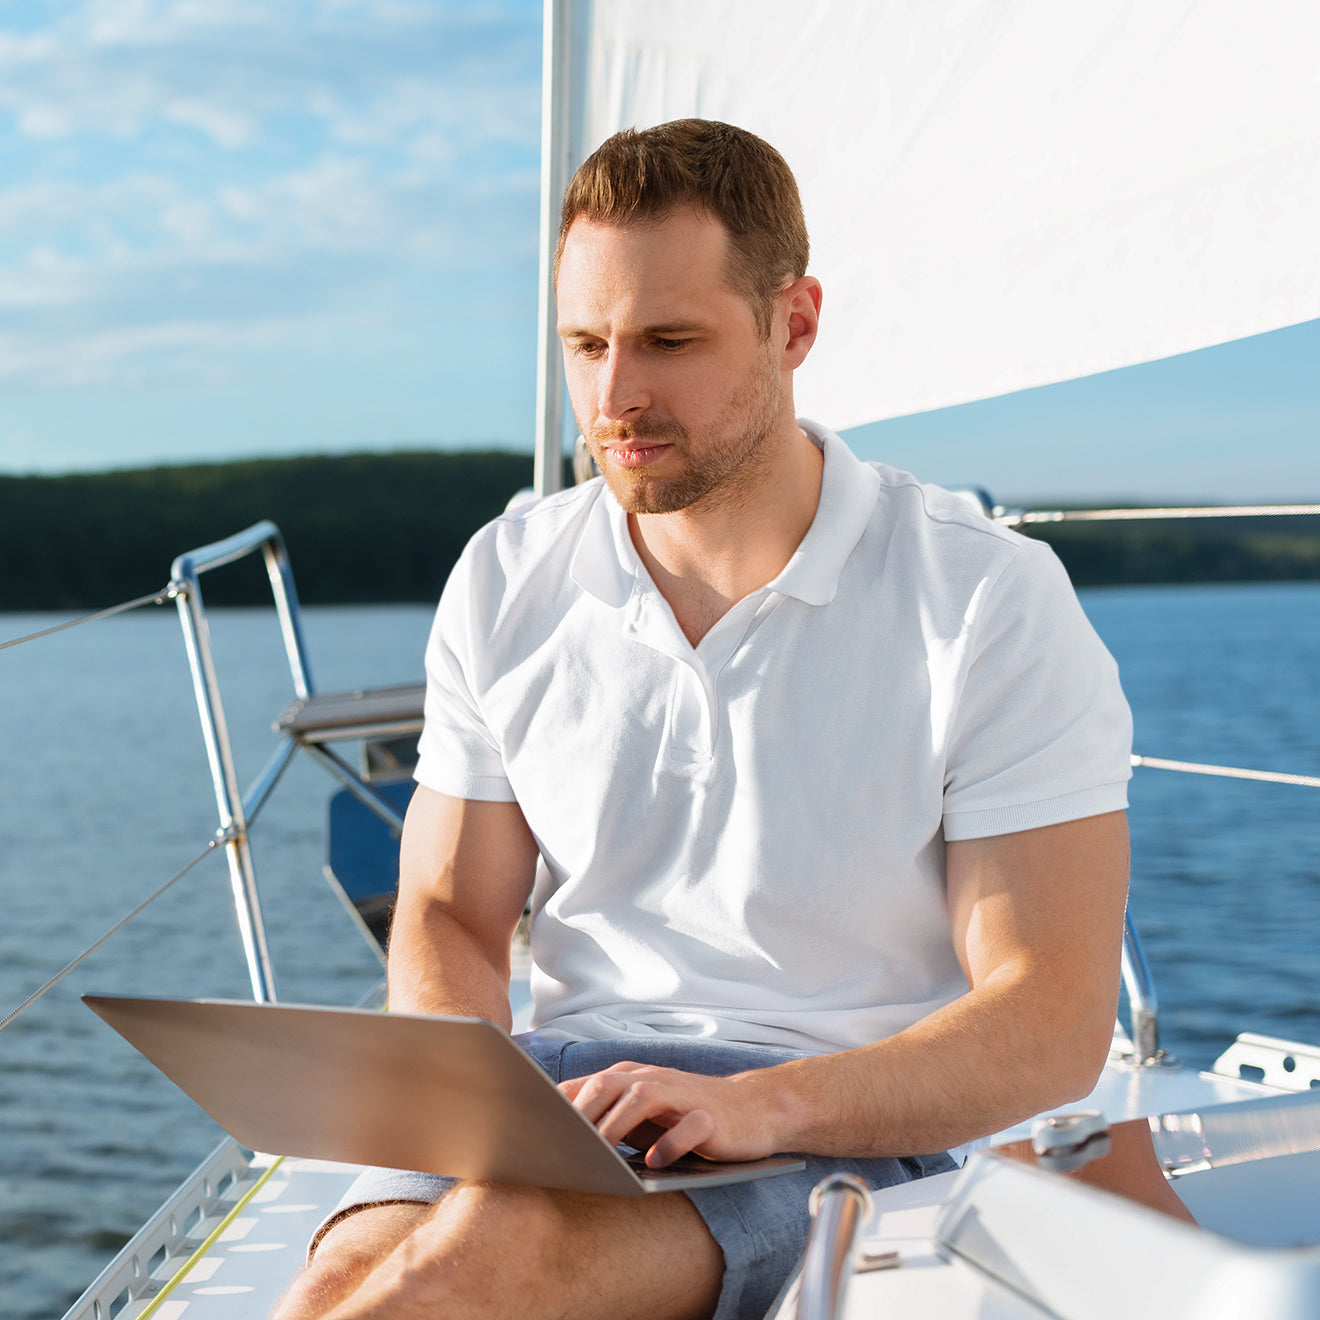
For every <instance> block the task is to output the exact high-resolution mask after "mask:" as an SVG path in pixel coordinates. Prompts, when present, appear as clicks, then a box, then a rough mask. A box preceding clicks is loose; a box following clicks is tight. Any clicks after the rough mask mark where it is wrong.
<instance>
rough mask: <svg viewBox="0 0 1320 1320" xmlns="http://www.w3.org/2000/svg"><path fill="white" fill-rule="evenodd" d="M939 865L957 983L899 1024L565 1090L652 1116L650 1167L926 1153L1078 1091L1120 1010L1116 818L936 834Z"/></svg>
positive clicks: (613, 1131) (629, 1118) (627, 1072)
mask: <svg viewBox="0 0 1320 1320" xmlns="http://www.w3.org/2000/svg"><path fill="white" fill-rule="evenodd" d="M947 874H948V902H949V918H950V924H951V927H952V931H953V937H954V945H955V948H956V949H957V951H958V956H959V959H960V961H961V962H962V965H963V969H964V971H965V972H966V974H967V979H968V983H969V985H970V986H971V989H970V990H969V992H968V993H967V994H965V995H963V996H962V997H960V998H959V999H956V1000H955V1001H954V1002H953V1003H951V1004H948V1005H946V1006H945V1007H944V1008H942V1009H939V1010H938V1011H937V1012H935V1013H932V1014H931V1015H930V1016H929V1017H926V1018H924V1019H922V1020H921V1021H920V1022H918V1023H916V1024H915V1025H914V1026H912V1027H910V1028H909V1029H908V1030H906V1031H903V1032H900V1033H899V1034H898V1035H896V1036H892V1037H890V1038H889V1039H887V1040H883V1041H878V1042H876V1043H875V1044H873V1045H867V1046H864V1047H862V1048H860V1049H855V1050H848V1051H845V1052H842V1053H838V1054H827V1055H821V1056H819V1057H816V1058H810V1059H803V1060H797V1061H794V1062H792V1063H787V1064H780V1065H778V1066H777V1067H774V1068H768V1069H764V1070H760V1071H757V1072H751V1073H743V1074H740V1075H738V1076H736V1077H732V1078H702V1077H693V1076H690V1075H688V1074H684V1073H678V1072H673V1071H671V1070H665V1069H658V1068H646V1067H641V1066H638V1065H633V1064H621V1065H618V1067H616V1068H613V1069H610V1070H609V1071H607V1072H604V1073H597V1074H595V1075H594V1076H593V1077H591V1078H587V1079H584V1080H582V1081H581V1082H578V1083H565V1084H564V1089H565V1090H566V1091H567V1092H568V1093H569V1094H570V1095H571V1096H573V1097H574V1098H575V1103H576V1104H577V1105H578V1107H579V1108H581V1109H582V1110H583V1111H584V1112H585V1113H586V1114H587V1116H588V1117H590V1118H592V1119H593V1120H594V1121H595V1122H596V1123H597V1124H598V1126H599V1127H600V1128H601V1130H602V1132H603V1133H604V1134H605V1136H606V1137H608V1138H609V1139H610V1140H613V1141H617V1140H622V1139H623V1138H625V1137H626V1136H627V1135H628V1133H630V1132H632V1131H633V1130H634V1129H636V1128H637V1127H638V1126H639V1125H640V1124H642V1123H644V1122H650V1123H655V1124H657V1125H659V1126H660V1127H662V1128H666V1129H667V1131H666V1132H665V1134H664V1135H663V1136H661V1137H660V1138H659V1140H658V1141H656V1143H655V1145H654V1146H653V1147H652V1149H651V1151H650V1153H649V1154H648V1160H649V1162H650V1163H652V1164H653V1165H660V1164H664V1163H668V1162H669V1161H670V1160H673V1159H675V1158H677V1157H678V1156H679V1155H681V1154H683V1153H685V1152H686V1151H689V1150H696V1151H699V1152H700V1153H701V1154H704V1155H708V1156H710V1157H711V1158H715V1159H753V1158H757V1157H759V1156H762V1155H768V1154H772V1153H774V1152H775V1151H781V1150H791V1151H806V1152H810V1153H812V1154H819V1155H850V1156H886V1155H888V1156H903V1155H922V1154H930V1153H932V1152H935V1151H939V1150H945V1149H947V1148H948V1147H950V1146H956V1145H960V1144H962V1143H963V1142H966V1141H969V1140H972V1139H974V1138H977V1137H982V1136H986V1135H988V1134H990V1133H992V1132H996V1131H999V1130H1002V1129H1003V1128H1005V1127H1008V1126H1011V1125H1012V1124H1013V1123H1016V1122H1020V1121H1021V1120H1022V1119H1024V1118H1026V1117H1028V1116H1030V1115H1031V1114H1034V1113H1038V1112H1040V1111H1041V1110H1043V1109H1048V1108H1052V1107H1054V1106H1056V1105H1061V1104H1065V1103H1067V1102H1068V1101H1070V1100H1075V1099H1078V1098H1079V1097H1081V1096H1083V1095H1085V1094H1087V1092H1088V1091H1089V1090H1090V1089H1091V1087H1092V1086H1093V1085H1094V1083H1095V1079H1096V1077H1097V1076H1098V1075H1099V1072H1100V1069H1101V1068H1102V1067H1103V1065H1104V1060H1105V1057H1106V1054H1107V1051H1108V1046H1109V1042H1110V1040H1111V1038H1112V1034H1113V1025H1114V1015H1115V1012H1116V1010H1117V999H1118V982H1119V959H1120V951H1121V947H1122V927H1123V909H1124V904H1125V901H1126V897H1127V875H1128V845H1127V819H1126V817H1125V815H1124V814H1123V813H1122V812H1114V813H1111V814H1109V815H1104V816H1095V817H1091V818H1088V819H1085V820H1079V821H1072V822H1069V823H1067V824H1062V825H1051V826H1047V827H1045V828H1043V829H1036V830H1024V831H1022V832H1021V833H1017V834H1008V835H1002V836H1000V837H997V838H991V839H978V840H968V841H964V842H958V843H951V844H949V846H948V854H947Z"/></svg>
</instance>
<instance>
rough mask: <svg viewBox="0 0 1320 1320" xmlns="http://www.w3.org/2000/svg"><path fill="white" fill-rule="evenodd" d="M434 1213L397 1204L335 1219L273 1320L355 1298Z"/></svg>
mask: <svg viewBox="0 0 1320 1320" xmlns="http://www.w3.org/2000/svg"><path fill="white" fill-rule="evenodd" d="M434 1211H435V1207H434V1206H432V1205H423V1204H420V1203H418V1202H415V1201H407V1202H396V1203H394V1204H380V1205H364V1206H360V1207H358V1208H357V1209H355V1210H353V1211H351V1212H350V1213H348V1214H346V1215H344V1216H343V1218H341V1219H338V1220H336V1221H335V1222H334V1223H333V1224H331V1225H330V1227H329V1228H327V1229H326V1230H325V1231H324V1232H323V1233H322V1234H321V1235H320V1237H319V1238H317V1240H316V1242H315V1243H314V1245H313V1249H312V1252H311V1260H310V1261H309V1263H308V1265H307V1267H306V1268H305V1269H304V1270H303V1271H302V1272H301V1273H300V1274H299V1275H298V1277H297V1278H296V1279H295V1280H294V1283H293V1286H292V1287H291V1288H290V1289H289V1291H288V1292H287V1293H286V1294H285V1295H284V1297H283V1298H281V1299H280V1303H279V1305H278V1306H277V1307H276V1309H275V1311H274V1312H272V1320H301V1318H302V1317H311V1316H318V1315H321V1314H322V1313H323V1312H325V1311H327V1310H328V1309H330V1307H332V1306H334V1305H336V1304H337V1303H338V1302H340V1301H342V1300H343V1299H344V1298H345V1297H348V1296H350V1295H351V1294H352V1293H353V1291H354V1289H355V1288H357V1286H358V1284H360V1283H361V1282H362V1281H363V1279H365V1278H366V1277H367V1275H368V1274H370V1273H371V1271H372V1270H373V1269H374V1268H375V1267H376V1266H377V1265H378V1264H380V1262H381V1261H383V1260H384V1259H385V1258H386V1257H387V1256H388V1255H389V1254H390V1253H391V1252H392V1251H393V1250H394V1248H395V1247H397V1246H398V1245H399V1243H400V1242H402V1241H403V1240H404V1239H405V1238H406V1237H408V1235H409V1234H410V1233H412V1232H413V1231H414V1230H415V1229H417V1228H418V1227H419V1226H420V1225H421V1224H423V1223H425V1222H426V1220H427V1219H428V1218H429V1217H430V1216H431V1215H432V1214H433V1213H434Z"/></svg>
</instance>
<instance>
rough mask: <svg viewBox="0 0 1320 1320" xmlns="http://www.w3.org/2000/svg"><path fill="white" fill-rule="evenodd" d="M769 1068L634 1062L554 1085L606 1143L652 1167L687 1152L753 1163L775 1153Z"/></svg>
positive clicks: (620, 1064) (667, 1162) (654, 1167)
mask: <svg viewBox="0 0 1320 1320" xmlns="http://www.w3.org/2000/svg"><path fill="white" fill-rule="evenodd" d="M770 1071H773V1070H772V1069H757V1070H756V1071H755V1072H750V1073H737V1074H735V1075H734V1076H732V1077H704V1076H701V1075H699V1074H697V1073H686V1072H678V1071H676V1070H675V1069H673V1068H655V1067H651V1066H649V1065H647V1064H641V1063H616V1064H615V1065H614V1066H613V1067H612V1068H607V1069H606V1070H605V1071H604V1072H598V1073H592V1074H590V1075H588V1076H586V1077H578V1078H574V1079H573V1080H572V1081H568V1082H561V1083H560V1084H559V1089H560V1090H561V1091H563V1092H564V1094H565V1095H567V1096H568V1098H569V1099H570V1100H572V1101H573V1103H574V1104H575V1105H576V1106H577V1108H578V1109H580V1110H581V1111H582V1113H583V1114H585V1115H586V1116H587V1117H588V1118H589V1119H590V1120H591V1121H592V1122H593V1123H594V1124H595V1125H596V1127H597V1128H599V1130H600V1132H601V1135H602V1136H603V1137H604V1138H605V1139H606V1141H608V1142H610V1143H611V1144H612V1145H617V1144H618V1143H619V1142H621V1141H624V1142H627V1143H628V1145H630V1146H633V1147H635V1148H636V1149H638V1150H643V1151H645V1152H646V1163H647V1166H648V1167H649V1168H652V1169H660V1168H663V1167H664V1166H665V1165H666V1164H672V1163H673V1162H674V1160H676V1159H679V1158H680V1157H682V1156H683V1155H687V1154H689V1153H692V1154H696V1155H701V1156H704V1157H705V1158H706V1159H711V1160H756V1159H762V1158H763V1157H765V1156H767V1155H774V1154H777V1153H778V1151H779V1147H778V1145H777V1143H776V1141H775V1138H774V1123H773V1112H772V1106H771V1105H770V1104H769V1103H768V1097H769V1096H770V1095H771V1094H773V1087H772V1086H771V1087H767V1086H766V1085H765V1081H766V1079H765V1077H764V1074H765V1073H766V1072H770Z"/></svg>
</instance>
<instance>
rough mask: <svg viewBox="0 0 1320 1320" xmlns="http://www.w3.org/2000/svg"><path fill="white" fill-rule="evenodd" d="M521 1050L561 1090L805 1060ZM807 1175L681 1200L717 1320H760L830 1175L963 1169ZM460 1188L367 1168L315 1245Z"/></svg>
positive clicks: (721, 1053) (939, 1163)
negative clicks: (719, 1258) (619, 1070)
mask: <svg viewBox="0 0 1320 1320" xmlns="http://www.w3.org/2000/svg"><path fill="white" fill-rule="evenodd" d="M517 1039H518V1043H519V1044H520V1045H521V1046H522V1047H523V1049H525V1050H526V1051H527V1053H528V1054H529V1055H530V1056H531V1057H532V1058H533V1059H535V1060H536V1062H537V1063H539V1064H540V1065H541V1067H542V1068H544V1069H545V1070H546V1072H548V1073H549V1074H550V1076H551V1078H552V1079H553V1080H554V1081H556V1082H562V1081H565V1080H566V1079H568V1078H572V1077H582V1076H585V1075H586V1074H587V1073H593V1072H600V1071H601V1070H602V1069H604V1068H608V1067H610V1065H611V1064H615V1063H620V1062H623V1061H624V1060H629V1061H631V1062H633V1063H645V1064H651V1065H654V1066H657V1067H662V1068H677V1069H680V1070H682V1071H684V1072H692V1073H703V1074H706V1075H707V1076H711V1077H722V1076H726V1075H728V1074H730V1073H737V1072H745V1071H747V1070H748V1069H749V1068H767V1067H770V1066H771V1065H773V1064H776V1063H784V1062H786V1061H787V1060H789V1059H797V1058H801V1057H802V1055H801V1053H799V1052H798V1051H796V1050H785V1049H776V1048H772V1047H769V1046H763V1045H738V1044H731V1043H729V1042H726V1041H714V1040H707V1039H688V1038H685V1037H681V1036H616V1037H613V1038H611V1039H609V1040H580V1041H564V1040H550V1039H545V1038H543V1037H541V1036H538V1035H537V1034H536V1033H535V1032H529V1033H527V1034H526V1035H523V1036H520V1037H518V1038H517ZM801 1158H804V1159H805V1160H806V1168H805V1169H802V1170H800V1171H798V1172H796V1173H787V1174H779V1175H776V1176H775V1177H771V1178H759V1179H757V1180H755V1181H753V1182H744V1183H732V1184H727V1185H724V1186H719V1187H703V1188H700V1189H697V1190H694V1191H687V1192H684V1193H683V1195H685V1196H686V1197H687V1198H688V1199H689V1200H690V1201H691V1202H692V1204H693V1205H694V1206H695V1207H696V1208H697V1212H698V1213H699V1214H700V1215H701V1217H702V1219H703V1220H704V1221H705V1223H706V1227H707V1228H708V1229H709V1230H710V1233H711V1236H712V1237H714V1239H715V1241H716V1242H718V1243H719V1245H720V1250H721V1251H722V1252H723V1253H724V1284H723V1290H722V1291H721V1293H720V1302H719V1307H718V1309H717V1310H716V1312H715V1320H761V1317H763V1316H764V1315H765V1314H766V1312H767V1311H768V1310H769V1309H770V1307H771V1305H772V1304H773V1303H774V1301H775V1299H776V1297H778V1295H779V1293H780V1290H781V1289H782V1287H783V1285H784V1283H785V1281H786V1280H787V1279H788V1277H789V1275H790V1274H791V1273H792V1271H793V1269H794V1268H795V1266H796V1265H797V1263H798V1261H799V1259H800V1258H801V1256H802V1250H803V1247H804V1246H805V1245H806V1239H807V1230H808V1229H809V1228H810V1225H811V1215H810V1212H809V1210H808V1207H807V1202H808V1198H809V1197H810V1194H811V1189H812V1188H813V1187H815V1185H816V1184H817V1183H818V1182H820V1180H821V1179H822V1178H824V1177H825V1176H826V1175H827V1174H829V1173H832V1172H834V1171H835V1170H844V1171H846V1172H848V1173H854V1174H857V1175H858V1176H859V1177H861V1178H863V1179H865V1181H866V1182H867V1183H869V1184H870V1185H871V1186H872V1187H891V1186H894V1185H895V1184H897V1183H905V1182H912V1181H914V1180H915V1179H917V1178H922V1177H925V1176H926V1175H928V1174H932V1173H945V1172H947V1171H948V1170H950V1169H954V1168H956V1167H957V1164H956V1162H955V1160H954V1159H953V1158H952V1157H951V1156H949V1155H948V1154H939V1155H921V1156H910V1157H908V1158H904V1159H836V1158H832V1157H831V1158H825V1157H822V1156H815V1155H808V1156H803V1157H801ZM456 1181H457V1180H456V1179H454V1178H443V1177H440V1176H439V1175H438V1174H431V1173H412V1172H409V1171H407V1170H402V1169H367V1170H365V1171H364V1172H363V1173H362V1174H361V1176H360V1177H359V1178H358V1179H357V1181H356V1182H355V1183H354V1184H353V1185H352V1186H351V1187H350V1188H349V1189H348V1191H347V1192H346V1193H345V1194H344V1197H343V1199H342V1200H341V1201H340V1203H339V1205H338V1206H337V1207H336V1208H335V1211H334V1213H333V1214H332V1215H330V1217H329V1218H328V1219H327V1220H326V1221H325V1223H324V1224H322V1226H321V1227H320V1228H319V1229H318V1230H317V1232H316V1234H315V1235H314V1236H313V1238H312V1248H311V1249H312V1250H314V1249H315V1246H316V1243H317V1242H318V1241H319V1240H320V1237H321V1234H322V1233H324V1232H325V1230H326V1229H327V1228H328V1227H330V1225H331V1224H333V1223H336V1222H338V1221H339V1220H340V1219H342V1218H344V1217H345V1216H346V1215H348V1214H350V1213H351V1212H352V1211H354V1210H357V1209H361V1208H362V1207H363V1206H367V1205H375V1204H380V1203H383V1202H394V1203H398V1202H420V1203H422V1204H429V1203H432V1202H435V1201H438V1200H439V1199H440V1198H441V1197H442V1196H443V1195H444V1194H445V1192H447V1191H448V1190H449V1189H450V1188H451V1187H453V1186H454V1184H455V1182H456Z"/></svg>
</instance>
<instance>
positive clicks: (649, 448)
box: [605, 440, 670, 468]
mask: <svg viewBox="0 0 1320 1320" xmlns="http://www.w3.org/2000/svg"><path fill="white" fill-rule="evenodd" d="M669 448H670V446H669V445H668V444H665V443H661V444H656V443H655V442H653V441H649V440H621V441H617V442H616V443H614V444H612V445H606V446H605V452H606V454H607V456H608V459H609V461H610V462H611V463H615V464H617V465H618V466H619V467H626V468H638V467H646V466H647V465H648V464H650V463H654V462H655V461H656V459H658V458H659V457H660V456H661V455H662V454H664V453H665V452H666V451H667V450H668V449H669Z"/></svg>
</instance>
